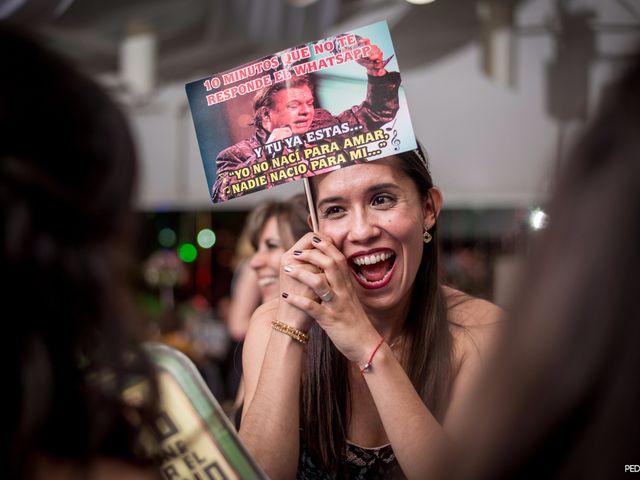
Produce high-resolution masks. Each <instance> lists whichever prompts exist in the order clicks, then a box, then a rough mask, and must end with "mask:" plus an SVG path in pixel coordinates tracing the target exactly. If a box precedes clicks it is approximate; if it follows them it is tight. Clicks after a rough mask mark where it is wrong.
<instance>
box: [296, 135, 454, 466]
mask: <svg viewBox="0 0 640 480" xmlns="http://www.w3.org/2000/svg"><path fill="white" fill-rule="evenodd" d="M397 157H398V158H399V160H400V161H399V162H398V165H399V166H400V168H401V169H402V171H403V172H404V174H405V175H406V176H407V177H408V178H410V179H411V180H412V181H413V183H414V185H415V186H416V189H417V191H418V193H419V194H420V196H421V197H422V199H423V200H424V199H426V198H427V196H430V195H431V193H430V189H431V188H432V187H433V180H432V179H431V174H430V173H429V168H428V159H427V157H426V154H425V152H424V150H423V149H422V148H420V147H418V150H413V151H408V152H404V153H401V154H399V155H397ZM347 168H351V167H347ZM311 185H312V188H313V192H314V198H316V197H317V190H316V189H315V183H314V182H313V181H312V182H311ZM430 232H431V235H432V236H433V240H432V241H431V242H430V243H427V244H423V250H422V259H421V261H420V266H419V268H418V271H417V273H416V278H415V280H414V282H413V287H412V290H411V302H410V304H409V311H408V313H407V317H406V319H405V322H404V326H403V330H402V332H400V334H401V335H402V338H403V342H404V346H405V355H404V358H402V365H403V367H404V369H405V371H406V372H407V375H408V376H409V379H410V380H411V382H412V384H413V386H414V388H415V389H416V391H417V392H418V394H419V395H420V397H421V398H422V400H423V402H424V403H425V405H426V406H427V407H428V408H429V410H430V411H431V413H432V414H433V415H434V416H435V417H436V418H437V419H438V420H439V421H442V419H443V416H444V413H445V408H446V407H447V404H448V401H449V396H450V395H449V394H450V391H449V390H450V388H449V387H450V383H451V353H452V345H453V340H452V337H451V332H450V330H449V322H448V319H447V303H446V300H445V297H444V293H443V291H442V281H441V273H440V269H441V267H440V252H439V243H438V228H437V222H436V223H435V224H434V225H433V227H432V228H431V229H430ZM309 337H310V338H309V344H308V346H307V355H306V365H305V367H304V373H303V377H302V378H303V386H302V409H301V412H302V420H301V424H302V427H303V430H304V432H303V437H302V440H303V442H304V444H305V445H306V448H307V450H308V452H309V454H310V455H311V456H312V457H313V459H314V462H315V463H316V464H317V465H319V466H321V467H322V468H323V469H325V470H327V471H333V472H335V471H337V469H338V468H339V465H340V463H341V459H342V457H343V456H344V455H345V452H346V438H347V427H348V424H349V417H350V414H349V411H348V408H347V405H348V404H349V402H348V399H349V391H350V386H349V375H348V369H349V362H348V361H347V359H346V358H345V357H344V355H342V354H341V353H340V352H339V351H338V349H337V348H336V347H335V346H334V345H333V342H331V340H330V339H329V337H328V336H327V334H326V333H325V332H324V330H322V328H320V327H319V326H318V325H317V324H314V325H313V327H312V328H311V330H310V334H309Z"/></svg>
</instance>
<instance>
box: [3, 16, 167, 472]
mask: <svg viewBox="0 0 640 480" xmlns="http://www.w3.org/2000/svg"><path fill="white" fill-rule="evenodd" d="M0 58H2V62H3V68H2V72H3V73H2V75H0V132H1V137H0V223H1V225H0V271H1V272H2V283H1V287H0V296H1V297H0V299H1V304H2V308H3V315H2V317H3V319H4V322H3V324H4V334H5V338H6V341H5V344H4V345H3V348H2V365H3V366H4V368H3V374H4V388H3V392H4V393H3V397H4V409H3V412H4V414H3V418H4V420H3V422H2V425H3V428H2V432H3V433H2V436H3V443H2V444H3V445H4V447H3V449H2V462H1V463H0V478H4V479H34V480H39V479H47V480H51V479H54V480H55V479H59V478H60V479H61V478H64V479H75V478H78V479H80V478H82V479H89V480H93V479H103V478H119V479H121V480H124V479H134V478H135V479H152V478H158V477H157V474H156V471H155V469H154V468H153V467H152V466H151V464H150V462H149V461H148V459H147V458H146V457H145V456H144V455H142V454H141V453H140V452H141V448H140V447H141V445H140V439H139V431H140V427H141V426H142V425H149V424H150V423H151V421H152V419H153V418H154V416H155V413H156V411H157V403H156V402H157V396H156V394H155V393H154V392H156V391H157V389H156V387H155V383H154V380H153V375H152V369H151V366H150V364H149V362H148V361H147V358H146V356H145V355H144V353H143V351H142V350H141V348H140V344H139V343H138V342H137V340H136V339H135V336H134V333H135V332H134V331H133V330H134V326H135V325H136V318H135V316H134V315H133V310H132V298H131V291H130V290H129V283H128V279H127V275H126V273H127V269H128V266H129V260H130V259H129V253H130V251H129V241H130V239H129V237H130V233H131V229H132V227H133V224H134V221H133V220H134V219H133V218H132V210H131V202H132V196H133V187H134V181H135V178H136V175H135V173H136V162H135V160H136V159H135V155H134V148H133V144H132V140H131V137H130V134H129V131H128V128H127V125H126V122H125V119H124V116H123V115H122V113H121V112H120V111H119V110H118V109H117V108H116V107H115V106H114V104H113V103H112V102H111V101H110V100H109V99H108V98H107V96H106V94H105V93H104V92H103V91H102V90H101V89H100V88H99V87H98V86H97V85H96V84H95V83H94V82H93V81H91V80H89V79H87V78H85V77H84V76H83V75H81V74H79V73H78V72H76V71H75V69H74V68H72V67H71V66H70V65H69V64H67V63H66V62H65V61H63V60H62V59H60V58H59V57H58V56H56V55H54V54H53V53H50V52H48V51H47V50H46V49H44V48H42V47H40V46H39V45H38V44H37V43H36V42H34V41H33V40H30V39H28V38H27V37H26V36H23V35H22V34H19V33H16V32H14V31H12V30H10V29H8V28H7V27H4V26H0ZM144 379H146V380H147V381H148V382H149V385H151V388H150V389H149V395H147V396H145V395H143V396H141V398H140V403H137V404H135V405H132V404H127V403H125V402H124V401H123V399H122V392H123V390H124V388H125V387H126V386H128V385H129V384H130V383H131V382H132V381H140V380H144Z"/></svg>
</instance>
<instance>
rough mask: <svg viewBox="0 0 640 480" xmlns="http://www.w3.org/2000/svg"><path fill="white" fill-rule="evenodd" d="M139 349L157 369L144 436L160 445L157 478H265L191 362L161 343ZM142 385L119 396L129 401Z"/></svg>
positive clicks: (247, 479)
mask: <svg viewBox="0 0 640 480" xmlns="http://www.w3.org/2000/svg"><path fill="white" fill-rule="evenodd" d="M145 350H147V352H148V354H149V356H150V358H151V360H152V361H153V363H154V365H155V367H156V369H157V373H158V386H159V390H160V410H161V411H160V415H159V417H158V418H157V419H156V422H155V426H154V429H153V430H154V431H153V432H148V434H150V435H154V437H155V438H156V439H158V440H159V443H160V451H159V452H155V453H154V455H155V457H156V461H157V463H158V465H159V468H160V471H161V475H162V477H163V478H164V479H166V480H176V479H182V478H192V479H195V480H210V479H228V480H231V479H238V480H239V479H242V480H266V479H267V476H266V475H265V474H264V473H263V472H262V471H261V470H260V468H259V467H258V465H257V464H256V463H255V462H254V461H253V459H252V458H251V456H250V455H249V453H248V452H247V450H246V449H245V448H244V446H243V445H242V443H241V442H240V439H239V438H238V436H237V434H236V432H235V429H234V428H233V426H232V425H231V423H230V422H229V420H228V419H227V416H226V415H225V413H224V411H223V410H222V408H221V407H220V405H219V404H218V402H217V401H216V399H215V398H214V397H213V395H212V394H211V392H210V391H209V389H208V388H207V386H206V385H205V383H204V381H203V380H202V377H201V376H200V373H198V370H197V369H196V367H195V366H194V365H193V363H192V362H191V360H189V359H188V358H187V357H186V356H185V355H184V354H182V353H180V352H178V351H177V350H175V349H173V348H170V347H168V346H165V345H161V344H155V343H150V344H146V345H145ZM144 388H145V385H144V384H138V385H134V386H132V387H131V388H130V389H129V391H128V392H126V393H125V395H126V397H127V398H129V399H130V400H132V401H135V397H136V395H139V394H140V392H141V391H143V390H144Z"/></svg>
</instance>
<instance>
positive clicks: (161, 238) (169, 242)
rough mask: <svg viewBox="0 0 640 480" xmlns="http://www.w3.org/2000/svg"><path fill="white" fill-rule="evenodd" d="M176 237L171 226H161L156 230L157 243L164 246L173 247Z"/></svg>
mask: <svg viewBox="0 0 640 480" xmlns="http://www.w3.org/2000/svg"><path fill="white" fill-rule="evenodd" d="M177 239H178V238H177V237H176V232H174V231H173V230H172V229H171V228H163V229H162V230H160V232H158V243H159V244H160V245H162V246H163V247H165V248H170V247H173V246H174V245H175V244H176V240H177Z"/></svg>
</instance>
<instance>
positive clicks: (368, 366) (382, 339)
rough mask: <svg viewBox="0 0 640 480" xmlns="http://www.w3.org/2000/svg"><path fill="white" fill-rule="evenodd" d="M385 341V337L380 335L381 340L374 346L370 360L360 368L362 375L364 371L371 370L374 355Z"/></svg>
mask: <svg viewBox="0 0 640 480" xmlns="http://www.w3.org/2000/svg"><path fill="white" fill-rule="evenodd" d="M383 342H384V337H380V341H379V342H378V345H376V348H374V349H373V352H371V356H370V357H369V361H368V362H367V363H365V364H364V366H363V367H362V368H361V369H360V375H364V372H368V371H369V370H371V362H372V361H373V357H374V355H375V354H376V352H377V351H378V349H379V348H380V345H382V343H383Z"/></svg>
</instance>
